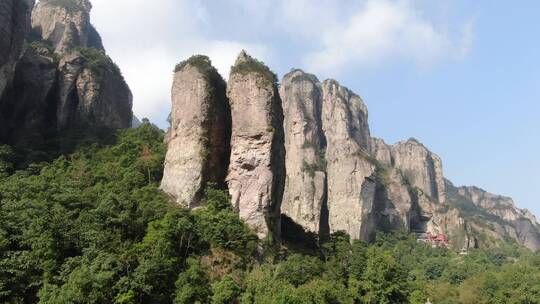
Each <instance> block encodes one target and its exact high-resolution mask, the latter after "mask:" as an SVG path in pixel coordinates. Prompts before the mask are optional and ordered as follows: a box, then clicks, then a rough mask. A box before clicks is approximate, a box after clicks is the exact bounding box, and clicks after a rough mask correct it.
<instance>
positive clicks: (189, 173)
mask: <svg viewBox="0 0 540 304" xmlns="http://www.w3.org/2000/svg"><path fill="white" fill-rule="evenodd" d="M197 63H198V64H197ZM182 65H183V66H182V67H180V66H179V69H178V70H177V71H176V73H175V75H174V82H173V87H172V112H171V128H170V130H169V133H168V134H167V145H168V150H167V156H166V158H165V170H164V174H163V180H162V182H161V189H163V190H164V191H165V192H166V193H168V194H169V195H171V196H172V197H174V199H175V200H176V202H178V203H180V204H183V205H185V206H187V207H196V206H197V205H198V204H199V202H200V199H201V198H202V195H203V193H204V190H205V188H206V185H207V183H208V182H212V183H216V184H219V185H222V184H223V183H224V180H225V176H226V174H227V167H228V159H229V155H230V147H229V141H230V132H231V130H230V129H231V122H230V108H229V103H228V100H227V97H226V95H225V94H226V84H225V81H224V80H223V79H222V78H221V76H220V75H219V74H218V72H217V70H216V69H215V68H213V67H212V66H211V63H210V60H209V59H208V57H204V56H195V57H192V58H190V59H189V60H187V61H186V62H184V63H183V64H182Z"/></svg>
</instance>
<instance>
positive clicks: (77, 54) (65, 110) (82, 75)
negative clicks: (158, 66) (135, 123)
mask: <svg viewBox="0 0 540 304" xmlns="http://www.w3.org/2000/svg"><path fill="white" fill-rule="evenodd" d="M58 70H59V79H58V82H59V99H58V104H57V111H56V115H57V128H58V129H59V130H65V129H69V128H77V127H85V126H94V127H101V128H110V129H122V128H129V127H130V126H131V120H132V112H131V107H132V99H133V98H132V95H131V91H130V90H129V87H128V86H127V84H126V82H125V81H124V78H123V77H122V75H121V73H120V70H119V69H118V67H117V66H116V65H115V64H114V63H113V62H112V61H111V60H110V59H109V58H108V57H107V56H106V55H105V54H104V53H101V52H100V51H97V50H93V49H83V50H80V51H79V50H77V51H70V52H68V53H66V54H65V55H64V56H63V57H62V58H61V60H60V63H59V65H58Z"/></svg>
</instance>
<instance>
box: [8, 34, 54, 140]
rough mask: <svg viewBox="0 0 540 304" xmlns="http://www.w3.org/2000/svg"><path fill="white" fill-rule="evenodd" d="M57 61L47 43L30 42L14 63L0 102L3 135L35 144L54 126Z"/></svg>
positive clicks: (52, 130) (52, 129)
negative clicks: (14, 68) (32, 43)
mask: <svg viewBox="0 0 540 304" xmlns="http://www.w3.org/2000/svg"><path fill="white" fill-rule="evenodd" d="M57 86H58V84H57V64H56V63H55V62H54V58H53V54H52V53H51V52H50V51H49V49H48V48H47V47H44V46H40V45H37V44H36V45H32V46H30V47H28V48H27V50H26V51H25V52H24V55H23V56H22V58H21V59H20V60H19V61H18V63H17V68H16V73H15V77H14V80H13V84H12V85H10V86H9V87H8V90H7V91H6V95H5V96H4V98H3V101H4V102H3V104H2V105H1V106H0V112H2V113H3V114H4V115H5V116H6V117H7V119H6V126H5V129H4V130H5V131H6V135H5V136H6V137H7V138H12V139H14V142H16V143H17V144H24V145H35V144H37V143H39V142H40V141H42V137H49V136H50V135H51V134H52V133H54V130H55V117H56V113H55V111H56V108H55V105H56V89H57Z"/></svg>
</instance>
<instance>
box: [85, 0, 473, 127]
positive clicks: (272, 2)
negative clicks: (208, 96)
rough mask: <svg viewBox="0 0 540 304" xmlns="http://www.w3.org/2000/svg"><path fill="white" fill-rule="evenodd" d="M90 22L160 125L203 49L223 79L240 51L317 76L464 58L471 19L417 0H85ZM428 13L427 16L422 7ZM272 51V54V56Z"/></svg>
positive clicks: (139, 110)
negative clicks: (181, 78) (443, 13)
mask: <svg viewBox="0 0 540 304" xmlns="http://www.w3.org/2000/svg"><path fill="white" fill-rule="evenodd" d="M92 3H93V5H94V9H93V11H92V22H93V23H94V25H95V26H96V27H97V29H98V31H99V32H100V33H101V35H102V37H103V41H104V45H105V48H106V49H107V52H108V53H109V55H110V56H111V57H112V58H113V60H115V62H117V63H118V65H119V66H120V68H121V70H122V72H123V73H124V76H125V78H126V80H127V82H128V84H129V85H130V87H131V89H132V91H133V95H134V112H135V114H136V115H137V116H139V117H148V118H150V119H151V120H152V121H155V122H158V123H160V125H161V126H164V121H165V117H166V116H167V114H168V112H169V109H170V86H171V82H172V70H173V68H174V66H175V64H176V63H178V62H179V61H181V60H184V59H186V58H187V57H189V56H191V55H193V54H206V55H208V56H209V57H210V58H211V59H212V61H213V63H214V65H215V66H216V67H217V68H218V70H219V72H220V73H221V74H222V75H223V76H224V77H225V78H227V76H228V73H229V69H230V66H231V65H232V64H233V63H234V59H235V57H236V55H237V54H238V53H239V52H240V50H241V49H246V50H248V52H250V53H251V54H252V55H254V56H256V57H257V58H259V59H261V60H263V61H265V62H267V63H269V65H270V66H271V68H273V69H277V70H280V71H286V70H288V69H289V68H290V66H285V65H288V64H291V65H294V66H298V65H301V66H304V67H306V69H307V70H309V71H310V72H315V73H320V74H322V76H326V75H329V74H334V75H333V76H337V75H336V74H338V73H339V72H342V71H344V70H347V68H348V67H353V68H357V67H360V66H365V65H373V66H375V65H377V64H379V63H381V62H382V63H385V62H387V61H389V60H400V61H410V62H414V63H416V64H417V65H419V66H422V67H423V66H429V65H431V64H432V63H434V62H438V61H442V60H448V59H449V58H450V59H454V58H459V57H461V56H465V55H466V54H467V53H468V52H469V50H470V49H471V47H472V41H473V38H474V27H473V23H472V22H470V23H468V24H466V25H464V26H463V31H462V32H460V33H457V35H456V34H453V33H449V32H447V31H446V30H444V29H445V28H446V27H445V26H444V24H443V25H440V24H439V25H437V24H435V23H433V22H432V21H430V20H429V19H428V18H426V17H425V16H424V15H423V14H422V13H421V12H420V11H419V9H418V7H415V6H413V5H412V4H413V3H416V4H417V3H418V2H414V0H410V1H409V0H340V1H335V0H257V1H252V0H212V1H204V0H154V1H148V0H114V1H111V0H92ZM428 16H429V14H428ZM278 56H279V57H278Z"/></svg>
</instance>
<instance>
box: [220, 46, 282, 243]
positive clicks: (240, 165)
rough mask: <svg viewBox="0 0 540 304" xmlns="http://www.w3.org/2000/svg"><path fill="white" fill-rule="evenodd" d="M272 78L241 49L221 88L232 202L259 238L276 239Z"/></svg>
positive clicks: (276, 114) (278, 113) (277, 150)
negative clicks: (226, 104)
mask: <svg viewBox="0 0 540 304" xmlns="http://www.w3.org/2000/svg"><path fill="white" fill-rule="evenodd" d="M275 80H276V79H275V75H273V74H272V73H271V72H270V71H269V70H268V68H267V67H266V66H264V65H263V64H262V63H260V62H258V61H256V60H255V59H253V58H251V57H250V56H249V55H247V54H246V53H245V52H244V51H242V53H241V54H240V56H239V57H238V59H237V60H236V63H235V65H234V66H233V68H232V70H231V75H230V78H229V82H228V87H227V96H228V98H229V100H230V105H231V115H232V138H231V159H230V165H229V174H228V177H227V181H228V185H229V192H230V194H231V196H232V203H233V205H234V207H235V208H236V210H237V211H238V212H239V215H240V217H241V218H242V219H244V220H245V221H246V222H247V224H248V225H249V226H250V227H251V228H253V229H254V230H255V232H256V233H257V234H258V236H259V237H261V238H262V237H266V236H269V235H273V236H279V229H280V204H281V200H282V196H283V182H284V180H285V150H284V138H283V110H282V105H281V100H280V97H279V94H278V90H277V85H276V83H275V82H276V81H275Z"/></svg>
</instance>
